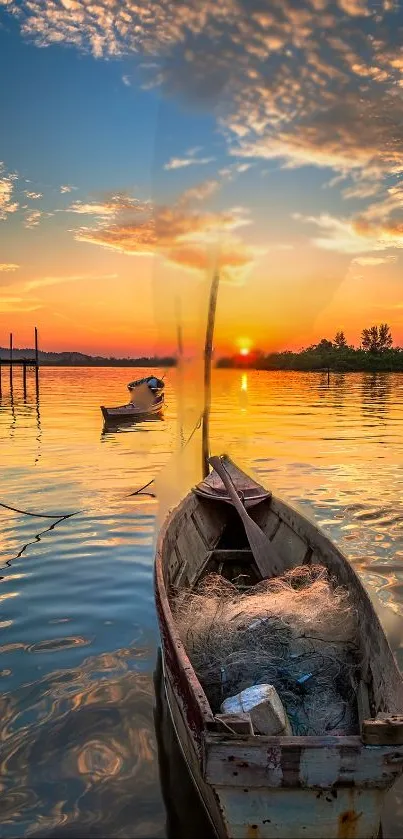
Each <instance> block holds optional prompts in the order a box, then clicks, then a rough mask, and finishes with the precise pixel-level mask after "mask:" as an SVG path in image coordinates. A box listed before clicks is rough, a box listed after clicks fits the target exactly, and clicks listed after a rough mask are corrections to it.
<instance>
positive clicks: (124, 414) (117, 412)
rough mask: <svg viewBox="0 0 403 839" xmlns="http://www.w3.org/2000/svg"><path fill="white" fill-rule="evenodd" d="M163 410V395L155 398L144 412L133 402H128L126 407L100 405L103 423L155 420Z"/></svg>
mask: <svg viewBox="0 0 403 839" xmlns="http://www.w3.org/2000/svg"><path fill="white" fill-rule="evenodd" d="M163 410H164V394H163V393H162V394H160V396H157V397H156V399H155V400H154V402H152V404H151V405H150V406H149V407H147V409H146V410H145V409H144V408H143V407H139V406H137V405H135V403H134V402H129V403H128V405H119V406H117V407H116V408H105V406H104V405H101V411H102V415H103V418H104V420H105V421H108V420H109V421H110V420H117V421H119V422H121V421H122V420H132V421H133V420H136V421H144V420H147V419H148V418H155V417H157V416H160V415H161V414H162V412H163Z"/></svg>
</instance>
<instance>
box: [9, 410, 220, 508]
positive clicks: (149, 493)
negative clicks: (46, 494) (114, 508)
mask: <svg viewBox="0 0 403 839" xmlns="http://www.w3.org/2000/svg"><path fill="white" fill-rule="evenodd" d="M202 417H203V415H201V416H200V417H199V419H198V420H197V423H196V425H195V427H194V428H193V431H192V432H191V434H190V435H189V437H188V439H187V440H186V443H185V444H184V446H183V447H182V451H183V449H185V448H186V446H187V445H188V444H189V443H190V441H191V439H192V437H193V436H194V434H195V433H196V431H197V429H198V428H200V426H201V421H202ZM154 482H155V478H152V479H151V481H148V483H146V484H144V486H142V487H140V488H139V489H135V490H134V492H129V493H128V494H127V495H124V496H122V497H123V498H131V497H132V496H133V495H149V496H150V498H155V495H154V493H152V492H147V493H146V492H144V490H145V489H148V487H149V486H151V485H152V484H153V483H154ZM0 507H3V508H4V509H5V510H11V511H12V512H13V513H20V514H21V515H22V516H32V517H33V518H38V519H54V520H56V523H57V524H59V523H60V522H61V521H65V520H66V519H71V518H73V516H78V515H79V513H85V512H88V510H86V509H85V508H84V509H82V510H75V512H73V513H31V512H30V511H29V510H21V509H20V508H19V507H13V506H12V505H11V504H6V503H5V502H4V501H0Z"/></svg>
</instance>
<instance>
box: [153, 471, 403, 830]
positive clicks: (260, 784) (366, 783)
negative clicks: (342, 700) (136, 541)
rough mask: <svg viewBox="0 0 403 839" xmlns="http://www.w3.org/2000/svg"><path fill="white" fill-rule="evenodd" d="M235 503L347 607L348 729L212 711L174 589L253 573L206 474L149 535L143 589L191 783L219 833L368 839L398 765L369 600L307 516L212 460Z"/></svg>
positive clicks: (390, 670) (382, 641) (401, 762)
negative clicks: (351, 605)
mask: <svg viewBox="0 0 403 839" xmlns="http://www.w3.org/2000/svg"><path fill="white" fill-rule="evenodd" d="M224 463H225V467H226V469H227V471H228V473H229V474H230V476H231V477H232V480H233V483H234V484H235V487H236V490H237V492H238V493H239V494H240V495H241V497H243V499H244V504H245V507H246V509H247V510H248V511H249V513H250V515H251V517H252V518H253V519H254V521H255V522H256V523H257V524H258V525H259V527H260V528H261V530H262V531H263V532H264V533H265V534H266V536H267V537H268V538H269V539H270V542H271V545H272V546H273V549H275V550H276V553H277V555H279V556H280V557H281V561H282V563H283V567H284V568H291V567H294V566H297V565H301V564H304V563H307V564H311V563H312V564H315V563H321V564H323V565H325V566H326V567H327V568H328V569H329V572H330V573H331V575H332V577H334V578H336V580H337V581H338V582H339V583H340V584H342V585H344V586H347V587H348V589H349V591H350V593H351V596H352V598H353V599H354V602H355V604H356V607H357V609H358V613H359V619H360V630H361V636H362V651H363V653H364V662H365V663H364V667H363V670H362V673H361V683H360V686H359V689H358V692H357V704H358V717H359V727H358V728H357V733H356V734H354V735H348V736H344V735H339V736H337V735H334V734H333V735H332V734H329V735H326V736H321V737H312V736H309V737H301V736H292V737H289V736H288V737H268V736H262V735H256V734H254V735H251V734H250V733H245V721H244V720H242V719H241V717H239V718H237V717H233V718H232V720H231V721H230V720H229V718H228V717H227V718H226V719H224V718H223V716H222V715H219V714H217V715H214V714H213V712H212V710H211V707H210V705H209V702H208V699H207V697H206V695H205V693H204V690H203V688H202V686H201V684H200V683H199V681H198V679H197V677H196V674H195V672H194V669H193V667H192V664H191V662H190V660H189V658H188V656H187V654H186V650H185V648H184V646H183V644H182V643H181V640H180V638H179V635H178V631H177V627H176V625H175V621H174V617H173V613H172V609H171V604H172V599H171V598H172V597H173V593H174V592H175V591H178V590H181V589H182V588H183V587H184V586H194V585H195V584H196V583H197V582H198V581H199V580H200V578H201V577H202V576H203V575H204V574H206V573H207V572H210V571H219V572H220V573H223V574H224V575H225V576H226V577H228V578H229V579H231V577H235V576H237V575H239V573H240V569H241V571H242V573H243V574H247V575H249V580H250V583H251V584H253V583H254V582H257V581H258V580H259V579H261V575H260V573H259V571H258V568H257V565H256V563H255V561H254V558H253V554H252V552H251V551H250V550H249V545H248V542H247V539H246V535H245V531H244V529H243V526H242V524H241V522H240V518H239V516H238V514H237V512H236V510H235V509H234V507H233V506H232V504H231V500H230V497H229V495H228V494H227V491H226V488H225V486H224V484H223V482H222V481H221V478H220V477H219V476H218V474H217V473H216V472H214V471H213V472H212V473H211V474H210V475H209V476H208V477H206V478H205V480H204V481H202V482H201V483H200V484H199V485H198V486H197V487H195V489H194V490H193V491H192V492H190V493H189V494H188V495H187V496H186V497H185V499H184V500H183V501H182V502H181V504H180V505H179V506H178V507H177V508H176V509H175V510H173V512H172V513H171V514H170V515H169V517H168V518H167V520H166V522H165V524H164V526H163V528H162V530H161V532H160V535H159V539H158V543H157V551H156V561H155V595H156V604H157V611H158V619H159V626H160V632H161V639H162V658H163V673H164V682H165V691H166V697H167V701H168V705H169V708H170V713H171V717H172V722H173V725H174V727H175V730H176V733H177V738H178V741H179V743H180V746H181V749H182V752H183V755H184V757H185V759H186V762H187V765H188V768H189V771H190V773H191V775H192V777H193V780H194V783H195V785H196V787H197V789H198V791H199V794H200V796H201V798H202V800H203V802H204V804H205V807H206V810H207V811H208V813H209V816H210V819H211V821H212V823H213V825H214V829H215V832H216V835H217V836H218V837H220V839H228V837H230V838H231V839H238V838H239V837H245V839H246V837H248V839H251V837H256V839H257V837H260V839H261V837H266V839H269V838H270V839H271V837H272V838H273V839H274V837H276V839H291V838H294V837H298V838H299V837H307V838H308V839H323V837H326V839H333V837H340V839H341V838H342V837H345V839H347V837H351V838H352V837H354V839H364V837H377V836H378V835H379V834H378V831H379V829H380V821H381V812H382V803H383V799H384V796H385V793H386V791H387V790H388V789H389V788H390V787H391V786H392V784H393V783H394V781H395V780H396V779H397V777H398V776H400V774H401V772H402V766H403V683H402V677H401V675H400V672H399V669H398V667H397V664H396V662H395V659H394V656H393V653H392V651H391V649H390V647H389V644H388V641H387V639H386V636H385V634H384V632H383V630H382V627H381V625H380V622H379V620H378V618H377V616H376V613H375V611H374V608H373V606H372V603H371V601H370V599H369V597H368V595H367V593H366V591H365V589H364V587H363V585H362V583H361V581H360V579H359V578H358V576H357V574H356V573H355V571H354V570H353V568H352V566H351V565H350V563H349V562H348V560H347V559H346V558H345V557H344V556H343V554H342V553H341V552H340V551H339V550H338V549H337V548H336V547H335V545H334V544H333V543H332V542H331V541H330V540H329V539H328V538H327V537H326V536H325V535H324V534H323V533H322V532H321V531H320V530H319V529H318V528H317V527H316V526H315V525H314V524H313V523H312V522H310V521H309V520H308V519H306V518H305V517H304V516H303V515H301V514H300V513H299V512H298V511H296V510H294V509H293V508H292V507H290V506H289V505H288V504H286V503H284V502H283V501H281V500H279V499H278V498H276V497H274V496H273V495H272V494H271V492H269V491H268V490H266V489H264V487H262V486H260V485H259V484H257V483H256V482H255V481H253V480H252V479H251V478H250V477H248V476H247V475H246V474H245V473H243V472H242V471H241V470H240V469H238V468H237V467H236V466H235V464H233V463H232V462H231V461H230V460H229V459H226V460H225V461H224Z"/></svg>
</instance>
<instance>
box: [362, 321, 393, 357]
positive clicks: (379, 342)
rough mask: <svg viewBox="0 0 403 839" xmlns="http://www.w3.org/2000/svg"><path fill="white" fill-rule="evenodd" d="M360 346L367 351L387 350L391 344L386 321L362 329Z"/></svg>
mask: <svg viewBox="0 0 403 839" xmlns="http://www.w3.org/2000/svg"><path fill="white" fill-rule="evenodd" d="M361 343H362V348H363V349H364V350H366V351H367V352H372V353H377V352H383V351H384V350H389V349H390V348H391V346H392V344H393V338H392V333H391V331H390V328H389V326H388V324H387V323H381V324H380V326H370V327H369V328H368V329H363V330H362V336H361Z"/></svg>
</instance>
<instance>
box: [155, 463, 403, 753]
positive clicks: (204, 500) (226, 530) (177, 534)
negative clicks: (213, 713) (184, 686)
mask: <svg viewBox="0 0 403 839" xmlns="http://www.w3.org/2000/svg"><path fill="white" fill-rule="evenodd" d="M227 465H229V467H230V468H231V470H232V476H233V477H234V478H235V479H236V482H237V489H238V491H239V492H240V493H241V494H242V492H243V493H244V497H245V496H246V499H247V498H248V496H247V492H249V498H251V496H252V495H253V500H252V501H251V503H250V504H248V503H247V500H246V504H245V506H247V507H249V509H248V512H249V514H250V515H251V516H252V518H253V519H254V521H255V522H256V523H257V524H258V525H259V526H260V528H261V529H262V531H263V532H264V533H265V534H266V536H267V537H268V539H269V540H270V542H271V544H272V545H273V547H274V548H275V549H276V552H277V554H278V555H279V557H280V559H281V563H282V568H283V570H288V569H291V568H293V567H297V566H300V565H305V564H306V565H317V564H320V565H324V566H325V567H326V568H327V569H328V570H329V573H330V575H331V577H332V579H333V580H334V581H335V582H336V584H337V585H343V586H345V587H347V588H348V590H349V592H350V596H351V598H352V600H353V602H354V605H355V607H356V608H357V611H358V616H359V625H360V635H361V640H362V651H361V652H362V660H363V671H362V674H361V684H360V686H359V691H358V697H357V698H358V710H359V717H360V721H361V723H363V722H364V721H370V720H371V719H372V720H373V721H374V723H375V717H376V716H377V715H378V714H380V713H381V714H382V712H384V713H387V714H389V715H390V714H396V715H398V714H402V713H403V692H402V680H401V676H400V673H399V671H398V668H397V665H396V663H395V660H394V657H393V654H392V652H391V650H390V647H389V645H388V642H387V640H386V637H385V635H384V633H383V630H382V628H381V626H380V623H379V621H378V618H377V617H376V614H375V612H374V609H373V606H372V604H371V601H370V599H369V597H368V595H367V593H366V591H365V589H364V587H363V585H362V584H361V582H360V580H359V578H358V576H357V575H356V574H355V572H354V570H353V569H352V567H351V565H350V564H349V563H348V562H347V560H346V559H345V557H344V556H343V555H342V554H341V553H340V552H339V551H338V550H337V548H336V547H335V546H334V545H333V543H332V542H331V541H330V540H329V539H328V538H327V537H326V536H324V534H323V533H321V531H319V530H318V528H317V527H316V526H315V525H314V524H313V523H312V522H310V521H309V520H308V519H306V518H305V517H304V516H303V515H302V514H300V513H299V512H297V511H295V510H293V509H292V508H291V507H289V506H288V505H286V504H285V503H283V502H282V501H280V500H279V499H277V498H274V497H273V496H272V495H271V493H269V492H267V490H264V489H263V488H262V487H259V485H257V484H255V483H254V482H253V481H252V482H251V479H249V478H248V476H245V475H244V473H242V472H239V471H238V470H237V468H236V467H234V465H233V464H232V463H231V461H227ZM217 478H218V476H216V475H215V476H213V477H212V478H211V486H212V493H211V497H210V498H209V497H208V492H209V486H208V480H209V479H207V482H203V484H201V485H199V487H197V488H195V492H193V493H192V494H190V495H189V496H188V497H187V498H186V499H185V500H184V502H182V504H181V506H180V507H179V508H178V510H177V511H176V513H175V516H174V517H173V518H172V519H171V522H170V524H169V525H168V528H167V532H166V534H165V537H164V539H163V543H162V557H161V558H162V569H163V575H164V583H165V589H166V592H167V595H168V601H169V602H170V605H171V606H173V602H174V598H175V595H176V594H177V593H178V591H181V590H182V589H183V588H184V587H188V586H190V587H194V586H196V585H197V584H198V583H199V582H200V580H201V579H202V578H203V577H204V576H206V575H207V574H209V573H211V572H216V573H218V574H220V575H221V576H223V577H225V578H226V579H227V580H230V581H232V582H234V583H235V584H236V585H237V586H238V588H239V589H240V590H245V589H246V588H248V587H250V586H253V585H255V584H256V583H258V582H259V581H260V580H261V579H262V578H261V574H260V572H259V570H258V568H257V566H256V563H255V561H254V557H253V554H252V552H251V550H250V547H249V544H248V540H247V537H246V534H245V530H244V527H243V524H242V522H241V520H240V518H239V516H238V514H237V512H236V510H235V509H234V507H233V506H232V505H231V504H230V503H228V501H225V500H223V499H224V498H225V490H224V491H223V487H220V485H219V479H218V480H217ZM245 478H246V479H247V482H249V483H248V486H247V490H246V491H245ZM252 484H253V487H254V490H253V491H252V489H251V485H252ZM259 495H260V497H261V498H262V499H263V500H259ZM218 498H220V500H218ZM193 677H194V680H195V683H196V684H197V691H198V692H199V691H200V692H201V693H199V696H201V695H203V698H204V699H205V701H206V702H207V698H206V697H205V696H204V692H203V691H202V688H201V686H200V685H199V683H198V681H197V678H196V675H195V674H193ZM192 681H193V679H192ZM202 704H203V706H204V707H205V703H204V702H203V703H202ZM209 716H210V715H209ZM376 722H377V726H375V727H374V728H373V730H370V729H368V726H367V736H368V737H369V738H371V737H375V740H373V742H379V740H378V741H377V740H376V736H377V733H379V731H380V728H382V726H380V725H379V720H377V721H376ZM210 728H211V717H210ZM380 733H381V735H382V731H381V732H380ZM367 742H370V739H369V740H368V741H367ZM395 742H397V741H396V740H395Z"/></svg>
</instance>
